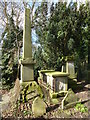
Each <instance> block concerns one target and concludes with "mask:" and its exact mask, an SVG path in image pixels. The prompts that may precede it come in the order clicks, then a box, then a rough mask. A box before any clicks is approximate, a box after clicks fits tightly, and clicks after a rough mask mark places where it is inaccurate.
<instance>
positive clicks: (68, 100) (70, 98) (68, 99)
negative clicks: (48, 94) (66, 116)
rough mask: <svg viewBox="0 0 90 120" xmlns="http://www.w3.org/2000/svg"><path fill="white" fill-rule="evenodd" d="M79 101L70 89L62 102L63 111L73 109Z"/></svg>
mask: <svg viewBox="0 0 90 120" xmlns="http://www.w3.org/2000/svg"><path fill="white" fill-rule="evenodd" d="M78 100H79V99H78V98H77V96H76V95H75V93H74V92H73V91H72V89H69V90H68V92H67V94H66V95H65V97H64V99H63V100H62V109H64V108H66V107H71V106H72V105H75V103H76V102H77V101H78Z"/></svg>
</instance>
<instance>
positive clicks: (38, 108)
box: [32, 97, 46, 117]
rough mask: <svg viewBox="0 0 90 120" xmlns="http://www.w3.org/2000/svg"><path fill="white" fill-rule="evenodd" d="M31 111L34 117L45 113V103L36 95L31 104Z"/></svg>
mask: <svg viewBox="0 0 90 120" xmlns="http://www.w3.org/2000/svg"><path fill="white" fill-rule="evenodd" d="M32 112H33V114H34V116H35V117H39V116H42V115H43V114H44V113H46V104H45V102H44V101H43V99H41V98H40V97H36V98H35V100H34V101H33V104H32Z"/></svg>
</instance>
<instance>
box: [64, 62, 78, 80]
mask: <svg viewBox="0 0 90 120" xmlns="http://www.w3.org/2000/svg"><path fill="white" fill-rule="evenodd" d="M66 72H67V73H69V78H71V79H74V78H76V74H75V66H74V61H67V62H66Z"/></svg>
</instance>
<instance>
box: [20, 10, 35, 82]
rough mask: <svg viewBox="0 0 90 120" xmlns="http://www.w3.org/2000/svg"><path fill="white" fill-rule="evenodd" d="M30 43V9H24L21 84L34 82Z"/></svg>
mask: <svg viewBox="0 0 90 120" xmlns="http://www.w3.org/2000/svg"><path fill="white" fill-rule="evenodd" d="M34 64H35V62H34V61H33V59H32V42H31V18H30V9H28V8H25V13H24V30H23V59H22V60H21V83H22V82H30V81H33V80H34V71H33V66H34Z"/></svg>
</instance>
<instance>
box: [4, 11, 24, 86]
mask: <svg viewBox="0 0 90 120" xmlns="http://www.w3.org/2000/svg"><path fill="white" fill-rule="evenodd" d="M8 17H9V22H8V26H6V28H5V30H4V32H3V34H2V40H3V44H2V65H3V68H2V83H3V84H7V85H10V86H12V85H13V83H14V81H15V80H16V77H17V67H18V45H19V48H20V47H21V44H20V41H22V35H20V34H19V35H18V36H16V34H17V33H19V32H20V31H21V30H20V29H19V27H18V26H15V23H14V11H13V9H12V14H11V16H8Z"/></svg>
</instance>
